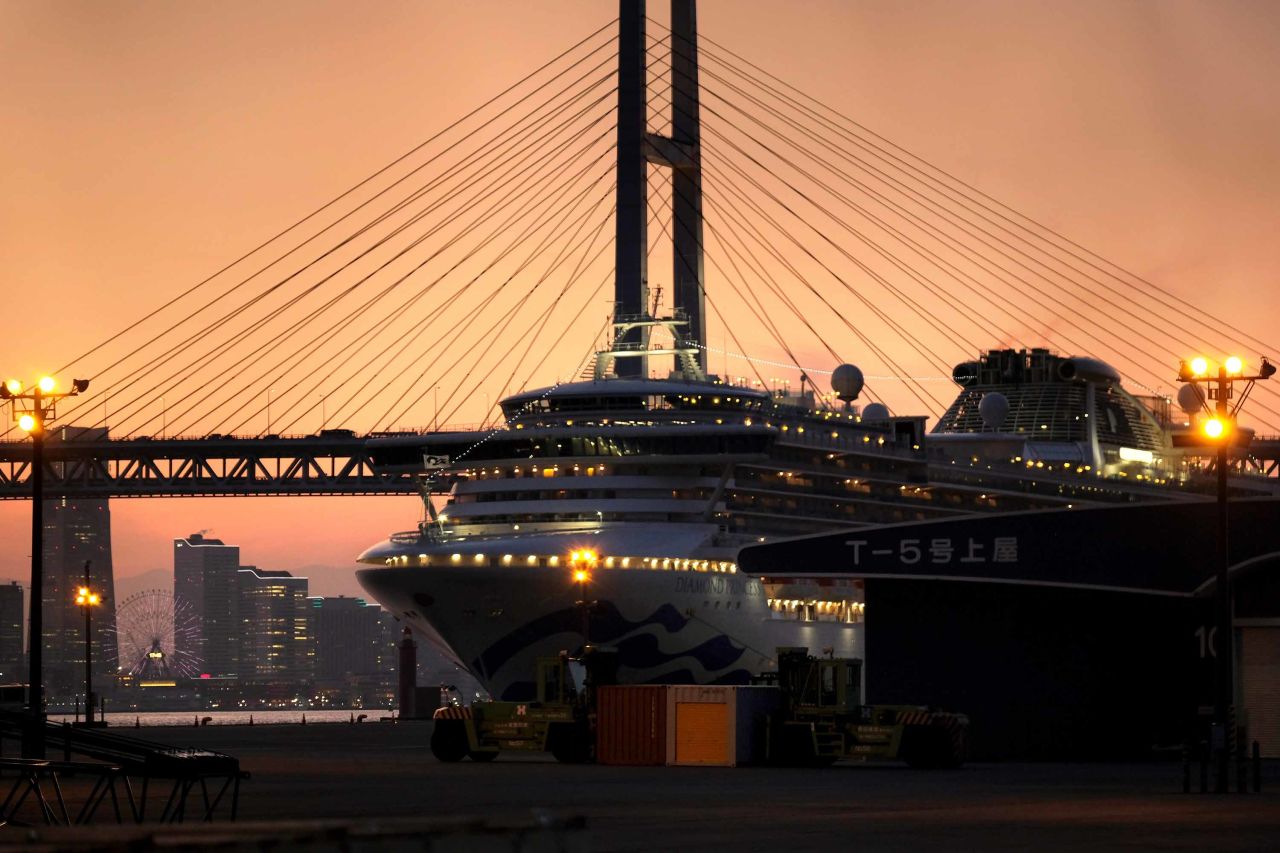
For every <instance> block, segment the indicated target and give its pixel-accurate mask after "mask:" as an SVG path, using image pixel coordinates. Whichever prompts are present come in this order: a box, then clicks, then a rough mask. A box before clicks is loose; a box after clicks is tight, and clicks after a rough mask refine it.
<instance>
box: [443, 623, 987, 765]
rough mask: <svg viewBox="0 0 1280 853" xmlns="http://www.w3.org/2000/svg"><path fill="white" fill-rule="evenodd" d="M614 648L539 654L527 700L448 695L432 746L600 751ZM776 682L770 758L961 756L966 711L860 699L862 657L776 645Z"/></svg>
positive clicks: (767, 746) (763, 732) (948, 759)
mask: <svg viewBox="0 0 1280 853" xmlns="http://www.w3.org/2000/svg"><path fill="white" fill-rule="evenodd" d="M616 678H617V657H616V653H615V651H614V650H613V649H609V648H605V647H593V646H588V647H587V648H586V650H585V651H584V653H583V655H582V657H581V658H572V657H570V656H569V655H568V654H567V653H565V652H562V653H561V654H560V655H559V656H558V657H543V658H539V659H538V661H537V678H536V681H535V688H536V696H535V698H534V699H533V700H532V701H528V702H499V701H488V702H475V703H473V704H471V705H469V706H463V705H457V704H448V705H446V706H444V707H441V708H438V709H436V711H435V713H434V715H433V719H434V721H435V727H434V729H433V731H432V734H431V752H432V754H433V755H435V757H436V758H437V759H439V760H440V761H446V762H453V761H461V760H462V759H463V758H467V757H470V758H471V760H472V761H492V760H493V759H494V758H497V756H498V754H499V753H500V752H503V751H507V750H510V751H521V752H550V753H551V754H552V755H553V756H554V757H555V758H556V760H557V761H561V762H568V763H580V762H587V761H591V760H593V759H594V758H595V755H594V753H595V728H596V696H597V692H598V690H599V689H600V688H601V687H603V686H607V685H611V684H614V683H616ZM755 683H756V684H757V685H762V686H766V687H775V688H777V696H776V700H777V701H776V703H771V704H772V706H773V709H772V711H770V712H768V713H766V714H764V716H763V719H762V720H759V721H757V722H758V723H760V725H757V726H755V727H754V729H755V731H756V733H757V736H758V737H760V738H762V739H763V743H762V744H761V748H760V749H758V750H756V754H757V755H759V756H760V757H761V758H762V760H763V761H764V762H765V763H768V764H787V765H825V764H832V763H834V762H835V761H838V760H840V759H859V760H902V761H905V762H906V763H907V764H909V765H911V766H913V767H921V768H926V767H927V768H942V767H957V766H959V765H960V764H961V763H963V761H964V756H965V744H966V737H967V733H968V727H969V719H968V717H966V716H965V715H963V714H956V713H951V712H946V711H937V710H932V709H930V708H926V707H921V706H917V705H863V704H861V701H860V700H861V686H862V661H861V659H859V658H836V657H825V658H815V657H813V656H811V655H810V654H809V653H808V649H805V648H780V649H778V670H777V672H771V673H767V674H765V675H763V676H760V677H759V678H757V679H756V682H755Z"/></svg>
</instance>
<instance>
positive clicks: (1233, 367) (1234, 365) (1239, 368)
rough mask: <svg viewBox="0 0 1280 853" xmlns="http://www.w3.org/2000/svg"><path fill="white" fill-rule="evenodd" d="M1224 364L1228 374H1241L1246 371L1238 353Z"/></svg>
mask: <svg viewBox="0 0 1280 853" xmlns="http://www.w3.org/2000/svg"><path fill="white" fill-rule="evenodd" d="M1224 366H1225V367H1226V368H1227V375H1228V376H1239V375H1240V374H1241V373H1243V372H1244V362H1243V361H1241V360H1240V356H1238V355H1233V356H1231V357H1230V358H1228V359H1227V360H1226V363H1225V364H1224Z"/></svg>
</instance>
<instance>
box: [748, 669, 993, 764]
mask: <svg viewBox="0 0 1280 853" xmlns="http://www.w3.org/2000/svg"><path fill="white" fill-rule="evenodd" d="M777 659H778V670H777V672H770V673H767V674H765V675H764V676H761V677H760V678H757V679H756V683H757V684H765V685H768V684H776V685H777V686H778V688H779V691H780V693H781V697H780V698H781V707H780V709H779V710H778V712H777V713H775V714H770V715H769V716H768V718H767V719H766V722H765V729H766V731H765V736H764V740H765V761H766V763H770V764H818V765H821V764H832V763H834V762H836V761H838V760H840V759H843V758H847V759H859V760H864V761H876V760H879V761H893V760H899V761H905V762H906V763H907V764H908V765H910V766H912V767H920V768H950V767H959V766H960V765H961V764H963V763H964V759H965V754H966V751H967V741H968V732H969V718H968V717H967V716H965V715H964V714H957V713H952V712H949V711H938V710H934V709H931V708H927V707H922V706H919V705H864V704H862V701H861V697H862V660H861V659H860V658H837V657H825V658H815V657H813V656H812V655H810V654H809V650H808V649H806V648H780V649H778V658H777Z"/></svg>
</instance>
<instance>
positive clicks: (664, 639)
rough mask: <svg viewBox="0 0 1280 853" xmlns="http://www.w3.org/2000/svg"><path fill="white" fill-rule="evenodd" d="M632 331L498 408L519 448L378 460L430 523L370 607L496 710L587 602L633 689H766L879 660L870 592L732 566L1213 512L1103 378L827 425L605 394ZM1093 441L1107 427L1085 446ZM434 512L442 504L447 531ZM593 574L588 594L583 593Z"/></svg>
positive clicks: (740, 406) (475, 445)
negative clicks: (1129, 513)
mask: <svg viewBox="0 0 1280 853" xmlns="http://www.w3.org/2000/svg"><path fill="white" fill-rule="evenodd" d="M627 322H628V323H634V322H636V321H635V320H629V321H627ZM645 322H647V323H649V325H650V326H651V328H654V329H661V330H665V331H666V332H669V333H670V335H671V343H670V344H661V343H657V336H656V335H655V337H654V340H655V344H654V347H655V351H664V352H666V353H667V354H674V355H676V356H677V357H679V356H680V355H681V354H683V353H685V352H687V351H688V349H689V347H688V343H687V341H685V340H684V338H683V335H682V333H681V331H680V330H681V328H682V319H681V318H678V317H670V318H649V319H648V320H646V321H645ZM626 331H627V330H625V329H619V330H617V332H616V333H615V335H614V336H613V337H612V339H611V341H610V347H609V348H606V349H605V350H602V351H601V352H600V353H599V354H598V356H597V361H596V371H597V372H596V373H595V374H594V375H593V376H592V378H590V379H587V380H583V381H578V382H568V383H563V384H559V385H555V386H551V387H547V388H540V389H534V390H530V391H525V392H522V393H520V394H516V395H513V396H511V397H508V398H507V399H505V400H503V401H502V403H501V405H502V410H503V415H504V419H505V424H504V425H503V426H502V427H501V428H498V429H493V430H488V431H464V432H441V433H434V434H429V435H407V436H393V437H386V438H382V439H378V440H375V441H374V442H372V443H371V446H370V448H371V451H372V453H373V455H374V458H375V460H376V461H377V463H378V464H379V466H380V467H382V468H383V469H384V470H387V471H397V472H413V473H415V474H418V475H419V476H421V477H422V478H423V483H424V489H425V490H426V498H427V501H426V506H427V518H426V519H425V520H424V521H423V522H422V523H421V524H420V526H419V528H418V529H417V530H413V531H408V532H405V533H401V534H396V535H394V536H392V537H391V538H390V539H388V540H387V541H386V542H384V543H382V544H380V545H378V546H375V547H374V548H371V549H370V550H369V551H368V552H366V553H365V554H364V555H362V556H361V558H360V559H361V562H362V563H364V564H366V565H371V566H378V567H379V568H374V569H365V570H363V571H361V572H360V580H361V583H362V584H364V586H365V587H366V588H367V589H368V590H369V591H370V593H371V594H373V595H374V596H375V597H376V598H377V599H378V600H379V601H381V602H382V603H383V604H384V605H385V606H387V607H388V608H389V609H390V610H391V611H392V612H393V613H395V614H396V615H397V616H399V617H400V618H402V619H404V620H407V621H408V622H409V623H410V624H411V625H412V626H413V628H414V629H415V631H416V632H418V633H420V634H422V635H425V636H427V637H430V638H432V639H434V640H435V641H436V642H437V643H438V644H440V645H441V647H442V648H444V649H446V650H447V651H448V653H449V654H450V655H452V656H453V657H454V658H455V659H456V660H457V662H458V663H460V664H462V665H463V666H466V667H467V668H468V669H470V670H471V671H472V672H473V673H475V674H476V676H477V677H478V678H479V679H480V680H481V681H482V682H484V683H485V684H486V685H487V686H488V687H489V689H490V690H492V691H493V692H494V693H495V695H499V696H506V697H516V698H519V697H520V696H522V695H524V692H525V691H526V690H527V684H525V683H524V679H525V677H526V676H527V673H528V672H530V671H531V670H530V669H529V666H528V664H529V661H530V660H531V659H532V657H536V656H537V655H539V654H548V653H551V654H554V653H555V652H557V651H559V650H560V649H564V648H572V647H575V646H576V645H578V644H580V643H581V638H582V606H583V605H581V604H580V603H579V602H581V601H583V600H584V599H583V598H582V596H583V595H584V594H585V595H587V596H589V600H591V601H593V602H594V604H592V605H591V607H590V609H591V615H590V623H589V624H590V633H591V637H592V639H593V640H594V641H598V642H610V643H613V644H616V645H618V647H619V650H620V662H621V665H622V667H623V675H624V677H626V678H628V679H630V680H634V681H682V680H686V681H734V680H741V679H744V678H745V677H746V676H747V674H748V673H751V672H755V671H759V670H762V669H768V668H769V667H770V666H771V665H772V659H771V652H772V650H773V649H774V648H776V647H777V646H787V645H805V644H807V645H809V646H810V647H811V648H832V649H834V650H836V652H837V653H839V654H862V653H863V652H864V651H865V650H864V649H863V648H862V642H861V625H862V619H863V615H864V606H863V604H864V603H863V600H862V596H861V590H860V588H859V587H858V585H857V584H856V583H854V582H847V583H844V584H837V583H836V582H834V581H831V580H829V579H821V580H819V579H813V580H806V579H804V578H795V577H789V578H787V579H785V580H779V581H775V580H774V579H771V578H768V577H758V578H748V577H744V576H742V575H741V574H739V572H738V570H737V566H736V563H735V559H736V554H737V551H738V549H739V548H741V547H742V546H744V545H747V544H751V543H758V542H762V541H770V540H773V539H776V538H779V537H787V536H796V535H803V534H810V533H818V532H829V531H831V530H833V529H849V530H855V529H857V528H859V527H865V526H869V525H882V524H890V523H897V522H910V521H922V520H929V519H941V518H947V517H959V516H963V515H968V514H973V513H984V512H985V513H989V512H1013V511H1019V510H1029V509H1037V508H1075V507H1085V506H1096V505H1099V504H1106V503H1131V502H1135V501H1161V500H1165V501H1167V500H1199V499H1202V497H1201V494H1200V493H1199V492H1198V490H1197V486H1198V481H1197V480H1196V478H1195V476H1194V472H1193V469H1191V468H1188V467H1187V466H1185V465H1183V464H1182V463H1181V462H1179V461H1178V460H1177V458H1176V456H1175V455H1174V451H1173V450H1172V448H1171V446H1170V442H1169V439H1168V430H1166V429H1164V428H1163V427H1162V426H1161V424H1160V422H1159V421H1158V419H1157V418H1156V416H1155V415H1154V414H1152V412H1151V411H1150V410H1149V409H1147V408H1145V407H1143V406H1142V404H1141V403H1140V402H1138V401H1137V400H1136V398H1133V397H1131V396H1129V395H1128V394H1127V392H1125V391H1124V390H1123V388H1121V387H1120V384H1119V381H1118V377H1115V376H1114V375H1113V373H1114V372H1113V371H1111V370H1110V368H1107V367H1106V365H1103V364H1101V363H1100V362H1092V361H1089V360H1085V359H1063V358H1058V357H1056V356H1052V355H1050V354H1048V353H1043V352H1038V351H1037V352H1034V353H1027V352H1019V353H1011V352H1005V351H993V352H991V353H988V354H987V355H986V356H984V358H983V360H982V361H981V362H978V363H979V364H991V365H996V366H999V365H1001V364H1005V363H1007V362H1009V361H1010V360H1014V361H1017V362H1018V363H1020V364H1027V365H1031V364H1035V365H1037V367H1036V368H1035V369H1034V370H1029V371H1027V372H1025V373H1024V374H1021V375H1018V376H1002V377H1001V378H1002V380H1003V381H1002V382H1001V383H1000V384H999V385H998V386H992V385H984V384H982V383H981V381H974V380H971V379H969V378H968V376H967V374H965V373H964V371H965V370H969V369H970V367H968V366H967V365H961V366H959V367H958V368H957V381H958V383H959V384H960V385H961V390H960V394H959V396H958V397H957V400H956V402H955V403H954V404H953V405H952V407H951V408H950V409H949V410H948V414H947V416H946V417H944V418H943V419H942V421H940V423H939V425H938V427H937V428H936V429H935V430H934V432H933V433H930V434H928V435H926V434H925V432H924V418H922V417H893V416H890V415H889V414H888V412H887V411H885V410H884V409H883V407H881V406H878V404H872V405H870V406H867V407H865V408H863V409H858V408H856V407H854V406H852V405H849V406H842V405H840V404H838V403H837V404H835V405H829V404H828V403H827V401H826V398H825V397H824V395H821V394H819V393H817V391H816V389H813V388H806V389H804V390H803V391H801V392H800V393H798V394H794V395H792V394H788V393H787V392H786V391H785V389H774V390H769V389H762V388H757V387H745V386H742V385H736V384H733V383H729V382H725V381H722V380H720V379H718V378H716V377H707V376H704V375H702V374H701V373H700V369H699V366H698V365H697V363H696V362H692V361H685V363H686V364H688V365H690V367H689V370H688V373H684V372H672V374H670V375H669V376H668V377H666V378H631V377H626V376H622V377H619V376H616V375H612V374H610V373H605V372H604V370H605V369H608V368H607V367H601V365H605V366H608V365H612V364H615V363H616V362H617V361H618V360H619V359H622V358H626V357H628V356H627V353H629V352H633V351H634V350H633V349H631V348H630V347H629V346H628V345H627V343H626V342H625V333H626ZM1042 362H1043V364H1041V363H1042ZM1042 368H1043V369H1042ZM850 369H852V368H850ZM995 387H999V388H1001V389H1003V390H1001V391H995V390H993V388H995ZM984 388H985V389H986V390H985V392H984V391H983V389H984ZM975 392H978V393H985V394H995V393H1000V394H1004V395H1006V396H1007V398H1009V399H1011V400H1012V401H1013V402H1011V403H1008V406H1007V408H1008V411H1006V412H1004V414H1003V416H1002V417H1001V418H1000V419H999V423H997V424H995V426H994V427H993V426H987V425H982V426H979V427H978V428H976V429H968V428H966V422H965V419H966V418H967V417H968V414H967V413H968V411H969V409H971V408H973V407H975V406H978V407H981V406H982V397H981V396H978V397H976V398H975ZM993 399H994V398H993ZM1035 401H1040V402H1035ZM1043 401H1051V402H1052V405H1051V406H1050V405H1048V404H1046V403H1044V402H1043ZM991 405H992V404H990V403H988V404H987V405H986V408H987V410H988V421H995V420H997V419H996V418H994V416H993V415H992V414H991V412H990V408H991ZM1108 407H1115V408H1116V409H1117V410H1118V411H1119V413H1118V414H1115V415H1113V416H1112V417H1114V418H1116V420H1115V421H1113V420H1112V419H1111V417H1108V416H1107V412H1108V411H1109V408H1108ZM1023 408H1034V410H1035V412H1036V417H1032V418H1031V419H1030V420H1028V419H1027V417H1026V416H1025V415H1024V414H1020V413H1019V412H1021V410H1022V409H1023ZM1010 413H1015V414H1012V415H1011V414H1010ZM1099 413H1102V414H1099ZM1037 418H1038V419H1039V421H1043V422H1044V423H1045V424H1046V425H1049V424H1052V425H1053V427H1054V429H1053V430H1050V429H1040V428H1039V427H1040V423H1039V422H1037ZM1095 418H1096V419H1098V420H1099V421H1101V420H1102V419H1103V418H1106V419H1107V427H1106V428H1105V429H1097V430H1091V429H1090V428H1089V427H1088V426H1087V424H1088V422H1089V421H1090V420H1092V419H1095ZM1024 421H1025V423H1024ZM1006 424H1007V425H1008V428H1005V429H1000V428H999V427H1003V426H1006ZM1077 424H1086V426H1083V427H1080V426H1076V425H1077ZM1133 451H1145V452H1140V453H1135V452H1133ZM1257 485H1258V488H1259V490H1260V491H1263V492H1265V491H1268V490H1270V489H1272V488H1273V485H1272V484H1271V483H1269V482H1268V481H1265V480H1260V481H1259V482H1258V484H1257ZM432 494H435V495H438V496H439V497H440V498H443V503H442V505H441V506H439V507H438V508H437V507H436V505H435V504H433V503H432V502H431V495H432ZM583 565H588V566H589V571H590V578H591V579H590V581H589V585H590V589H589V590H585V591H584V590H583V589H581V588H580V586H581V584H579V583H577V582H575V580H574V571H575V570H576V569H579V568H581V567H582V566H583ZM828 570H829V567H821V568H820V567H815V574H819V573H822V572H824V571H828Z"/></svg>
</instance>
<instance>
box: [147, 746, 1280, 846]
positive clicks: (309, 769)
mask: <svg viewBox="0 0 1280 853" xmlns="http://www.w3.org/2000/svg"><path fill="white" fill-rule="evenodd" d="M430 732H431V723H430V722H426V721H421V722H402V723H378V722H365V723H361V724H356V725H347V724H315V723H312V724H310V725H257V726H252V727H251V726H244V725H239V726H206V727H203V728H198V729H197V728H194V727H190V728H154V729H142V730H139V731H136V732H133V731H131V732H130V733H131V734H137V735H140V736H143V737H146V738H148V739H152V740H157V741H161V742H165V743H170V744H173V745H179V746H198V747H204V748H208V749H214V750H219V751H222V752H228V753H231V754H232V755H235V756H237V757H238V758H240V760H241V766H242V767H244V768H245V769H247V770H249V771H250V772H251V773H252V774H253V778H252V780H251V781H250V782H248V783H246V785H245V787H244V789H243V795H242V800H241V819H242V820H244V821H259V820H262V821H270V820H317V819H334V818H352V819H359V818H371V817H413V818H432V817H439V818H441V819H451V818H458V817H461V816H475V817H481V818H486V819H498V820H508V819H509V820H520V819H528V818H529V817H530V815H535V816H537V815H547V816H551V817H556V818H561V817H571V816H582V817H584V818H585V819H586V822H587V833H588V839H587V840H588V849H590V850H593V851H649V850H697V851H734V853H747V851H770V853H776V851H779V850H825V849H837V848H840V849H857V850H859V851H860V852H862V853H865V851H881V850H884V851H889V850H894V851H897V850H904V849H921V848H926V847H927V848H929V849H934V850H977V849H981V850H1026V849H1036V850H1080V849H1086V848H1091V849H1097V850H1112V849H1119V848H1129V849H1143V850H1149V849H1179V850H1217V851H1225V850H1272V849H1275V847H1274V845H1275V841H1276V839H1277V838H1278V837H1280V766H1277V765H1275V764H1269V765H1268V766H1267V767H1266V773H1265V775H1266V778H1265V779H1264V792H1263V793H1262V794H1260V795H1253V794H1248V795H1243V794H1234V793H1233V794H1229V795H1225V796H1215V795H1199V794H1193V795H1184V794H1182V793H1181V779H1182V776H1181V767H1180V765H1179V764H1178V763H1177V762H1174V761H1164V762H1151V763H1145V764H1123V765H1116V764H977V765H971V766H967V767H964V768H962V769H960V770H956V771H920V770H911V769H909V768H906V767H905V766H896V765H861V764H852V763H850V764H846V763H841V764H837V765H836V766H834V767H830V768H821V769H809V768H803V769H801V768H764V767H744V768H691V767H599V766H590V765H579V766H571V765H562V764H557V763H555V762H554V761H553V760H552V759H551V758H550V756H541V755H510V754H509V755H503V756H501V757H499V759H498V760H497V761H494V762H492V763H488V764H476V763H473V762H470V761H462V762H460V763H458V764H442V763H440V762H438V761H436V760H435V759H434V758H433V757H432V756H431V754H430V752H429V750H428V748H427V743H428V740H429V737H430ZM1197 781H1198V780H1197Z"/></svg>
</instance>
